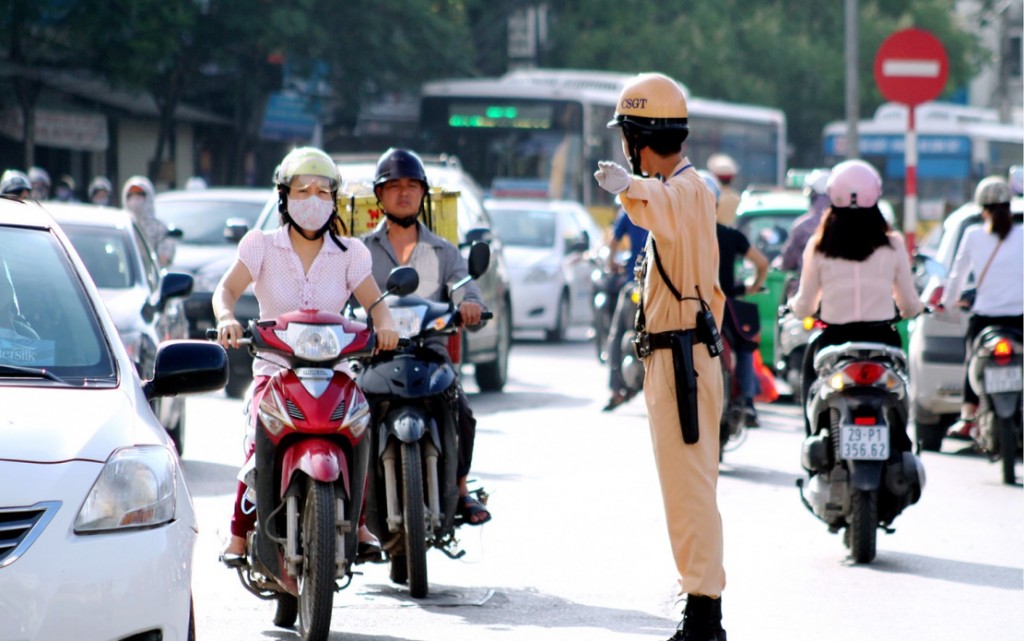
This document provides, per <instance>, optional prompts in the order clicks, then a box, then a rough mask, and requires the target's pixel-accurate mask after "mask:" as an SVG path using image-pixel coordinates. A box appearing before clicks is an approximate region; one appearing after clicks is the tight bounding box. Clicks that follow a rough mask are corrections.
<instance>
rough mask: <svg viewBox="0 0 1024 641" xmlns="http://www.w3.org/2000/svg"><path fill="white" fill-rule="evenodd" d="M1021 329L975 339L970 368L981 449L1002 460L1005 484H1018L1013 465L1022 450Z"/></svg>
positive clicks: (988, 331)
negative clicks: (976, 399)
mask: <svg viewBox="0 0 1024 641" xmlns="http://www.w3.org/2000/svg"><path fill="white" fill-rule="evenodd" d="M1022 342H1024V341H1022V337H1021V332H1020V330H1019V329H1015V328H1012V327H1000V326H992V327H988V328H986V329H984V330H983V331H982V332H981V333H980V334H979V335H978V337H977V338H976V339H975V340H974V344H973V345H972V348H971V358H970V361H969V362H968V365H967V368H968V372H969V373H970V378H971V386H972V387H973V388H974V389H975V391H977V392H978V397H979V399H980V403H979V405H978V413H977V419H976V422H977V426H978V429H977V432H976V434H975V435H974V439H975V441H976V442H977V444H978V447H979V448H980V449H981V450H982V451H984V452H986V453H987V454H988V455H989V456H991V457H992V459H993V460H1000V461H1002V472H1003V483H1006V484H1009V485H1012V484H1014V483H1016V481H1017V479H1016V474H1015V472H1014V464H1015V462H1016V459H1017V452H1018V450H1019V449H1020V448H1021V443H1022V428H1021V390H1022V389H1024V385H1022V381H1021V353H1022V350H1024V346H1022Z"/></svg>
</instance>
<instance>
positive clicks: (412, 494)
mask: <svg viewBox="0 0 1024 641" xmlns="http://www.w3.org/2000/svg"><path fill="white" fill-rule="evenodd" d="M423 499H424V496H423V460H422V459H421V458H420V444H419V443H403V444H402V521H403V523H404V527H405V562H406V568H407V570H408V582H409V595H410V596H411V597H412V598H414V599H422V598H424V597H426V596H427V592H428V591H429V587H428V585H427V518H426V511H425V509H424V503H423Z"/></svg>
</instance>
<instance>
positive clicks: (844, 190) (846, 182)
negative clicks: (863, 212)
mask: <svg viewBox="0 0 1024 641" xmlns="http://www.w3.org/2000/svg"><path fill="white" fill-rule="evenodd" d="M825 189H826V191H827V192H828V199H829V201H831V203H832V206H833V207H840V208H854V209H868V208H871V207H874V206H876V205H877V204H878V199H879V198H880V197H881V196H882V177H881V176H879V175H878V171H877V170H876V169H875V168H874V167H872V166H871V165H869V164H868V163H866V162H864V161H863V160H845V161H843V162H841V163H839V164H838V165H836V166H835V167H833V168H832V174H831V175H830V176H829V177H828V183H827V185H826V187H825Z"/></svg>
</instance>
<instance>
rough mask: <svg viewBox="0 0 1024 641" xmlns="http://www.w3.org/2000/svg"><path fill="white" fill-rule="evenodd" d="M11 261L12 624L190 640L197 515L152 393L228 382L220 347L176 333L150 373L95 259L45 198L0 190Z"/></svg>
mask: <svg viewBox="0 0 1024 641" xmlns="http://www.w3.org/2000/svg"><path fill="white" fill-rule="evenodd" d="M46 207H47V208H50V204H49V203H47V205H46ZM54 210H57V208H56V207H54ZM69 211H70V210H69ZM95 212H96V215H104V214H109V215H115V216H116V217H120V214H119V213H118V212H116V211H114V210H106V209H97V210H95ZM76 215H81V216H82V217H83V218H88V216H89V214H88V213H86V212H81V213H79V214H76ZM83 226H84V225H83ZM100 229H103V228H102V227H101V228H100ZM121 242H124V241H123V240H122V239H118V240H115V241H112V243H111V248H112V249H113V246H114V245H118V244H119V243H121ZM95 246H96V247H102V246H103V244H101V243H97V244H96V245H95ZM83 247H85V245H83ZM118 251H120V250H118ZM125 255H128V253H127V252H125ZM0 273H2V274H3V275H2V276H0V281H2V283H0V311H2V312H3V314H2V317H3V318H2V320H0V342H2V344H3V349H0V406H2V407H3V408H4V429H3V430H2V431H0V477H2V478H3V479H4V490H3V492H2V493H0V521H2V523H3V527H0V593H2V594H5V595H8V597H7V598H4V599H3V600H2V602H0V621H3V624H2V629H3V633H2V635H3V636H4V637H5V638H13V637H11V636H10V635H11V634H15V635H16V636H17V638H25V639H129V638H135V639H140V638H158V639H164V640H165V641H186V640H187V639H193V638H194V637H195V621H194V618H193V612H192V560H193V549H194V547H195V542H196V532H197V530H198V526H197V523H196V517H195V514H194V512H193V508H192V500H191V497H190V496H189V490H188V486H187V485H186V484H185V472H184V469H183V468H182V465H181V461H180V458H179V457H178V456H177V455H176V454H174V452H173V451H172V448H173V447H174V446H173V444H172V442H171V440H170V438H169V437H168V436H167V434H166V432H165V430H164V428H163V427H162V426H161V425H160V423H159V422H158V421H157V419H156V417H155V416H154V415H153V412H152V411H150V409H149V407H148V404H147V401H154V400H156V399H157V398H159V397H164V396H175V395H178V394H185V393H189V392H205V391H211V390H214V389H217V388H219V387H221V386H223V385H224V381H225V379H226V375H227V360H226V357H225V355H224V350H223V349H222V348H221V347H220V346H218V345H215V344H213V343H206V342H203V343H199V342H184V343H180V342H177V343H171V344H165V345H163V346H161V347H159V348H158V353H157V355H156V359H155V362H156V366H155V369H154V371H153V372H152V373H151V374H150V376H151V377H152V378H151V379H150V380H148V381H143V380H140V377H139V374H138V372H137V371H136V369H135V363H134V362H133V361H132V359H131V358H130V357H129V355H128V353H127V351H126V350H125V349H124V347H123V346H122V345H121V343H120V341H119V340H118V339H117V333H118V328H116V327H115V325H114V321H113V320H112V319H111V317H110V315H109V314H108V313H107V311H106V309H105V305H104V300H103V299H102V298H101V296H100V294H99V292H97V291H96V289H95V288H94V287H93V285H92V284H91V283H90V275H89V274H88V273H86V267H85V266H84V265H83V263H82V261H80V260H79V259H78V257H77V252H76V251H75V250H74V248H73V247H72V245H71V243H70V242H69V241H68V239H67V238H66V236H65V235H64V233H63V232H62V231H61V230H60V227H59V226H58V225H57V224H56V223H54V221H53V219H52V218H51V217H50V216H49V215H48V214H47V213H46V211H45V210H44V209H43V207H41V206H39V205H38V204H35V203H19V202H16V201H13V200H8V199H0ZM12 303H13V305H14V306H13V308H12ZM11 320H14V321H15V322H14V323H13V324H12V323H10V321H11ZM147 378H148V377H147Z"/></svg>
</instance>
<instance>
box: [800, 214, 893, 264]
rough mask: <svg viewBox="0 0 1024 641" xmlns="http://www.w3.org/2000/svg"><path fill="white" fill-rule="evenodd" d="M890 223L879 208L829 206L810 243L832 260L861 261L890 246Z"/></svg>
mask: <svg viewBox="0 0 1024 641" xmlns="http://www.w3.org/2000/svg"><path fill="white" fill-rule="evenodd" d="M888 233H889V223H887V222H886V221H885V217H884V216H882V212H881V210H880V209H878V205H875V206H874V207H869V208H861V207H857V208H852V207H830V208H829V209H828V210H827V211H826V212H825V215H824V216H822V218H821V224H820V225H818V231H817V232H816V233H815V235H814V238H812V239H811V242H813V243H814V249H815V251H818V252H821V253H822V254H825V255H826V256H828V257H829V258H845V259H846V260H855V261H857V262H861V261H863V260H865V259H866V258H867V257H868V256H870V255H871V254H873V253H875V250H876V249H878V248H879V247H891V246H892V245H891V244H890V242H889V236H888Z"/></svg>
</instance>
